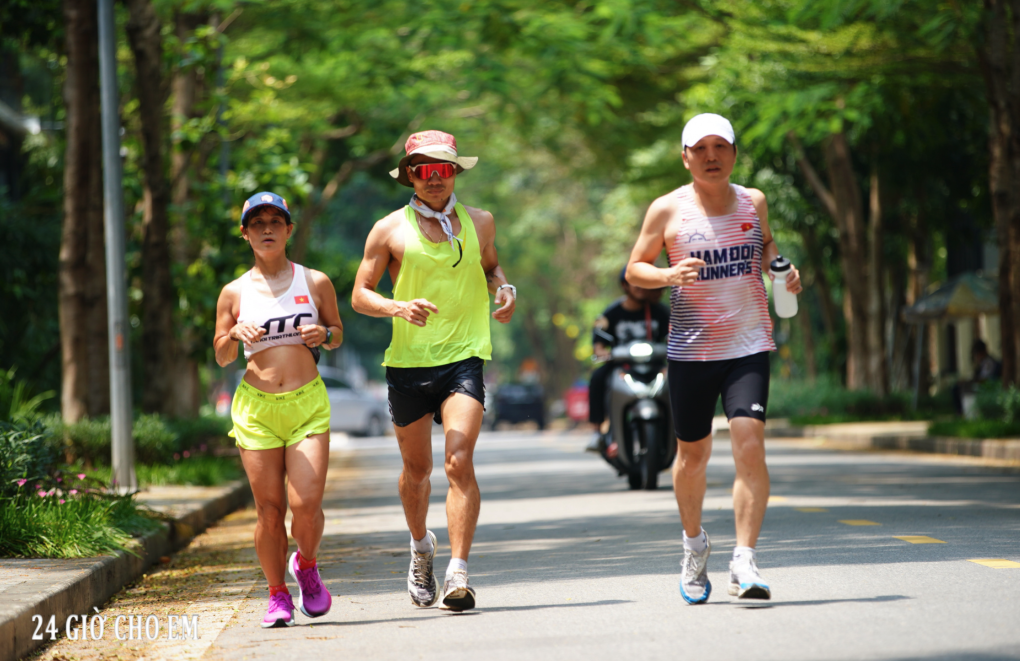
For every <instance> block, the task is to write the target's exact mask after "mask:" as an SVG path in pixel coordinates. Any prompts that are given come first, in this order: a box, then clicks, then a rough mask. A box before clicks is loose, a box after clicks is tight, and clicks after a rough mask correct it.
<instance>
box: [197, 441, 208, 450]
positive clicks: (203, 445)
mask: <svg viewBox="0 0 1020 661" xmlns="http://www.w3.org/2000/svg"><path fill="white" fill-rule="evenodd" d="M207 447H209V446H208V445H206V444H205V443H203V444H202V445H199V446H198V449H199V450H201V451H202V452H205V449H206V448H207Z"/></svg>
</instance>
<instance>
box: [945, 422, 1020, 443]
mask: <svg viewBox="0 0 1020 661" xmlns="http://www.w3.org/2000/svg"><path fill="white" fill-rule="evenodd" d="M928 435H929V436H954V437H957V438H979V439H983V438H1017V437H1020V422H1018V421H1011V422H1007V421H1005V420H961V419H955V420H937V421H935V422H933V423H931V426H930V427H928Z"/></svg>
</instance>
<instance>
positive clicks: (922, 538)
mask: <svg viewBox="0 0 1020 661" xmlns="http://www.w3.org/2000/svg"><path fill="white" fill-rule="evenodd" d="M894 536H895V537H896V539H902V540H903V541H904V542H910V543H911V544H945V542H943V541H942V540H941V539H935V538H934V537H928V536H926V535H902V536H899V535H894Z"/></svg>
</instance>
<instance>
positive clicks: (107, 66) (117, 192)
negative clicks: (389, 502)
mask: <svg viewBox="0 0 1020 661" xmlns="http://www.w3.org/2000/svg"><path fill="white" fill-rule="evenodd" d="M98 2H99V73H100V81H101V86H100V99H101V104H102V106H101V107H102V126H103V198H104V205H103V206H104V216H103V217H104V225H103V228H104V230H105V233H106V295H107V298H108V305H109V315H108V322H107V323H108V325H109V330H110V427H111V429H112V433H113V439H112V440H113V443H112V449H113V457H112V459H113V479H112V480H111V484H110V487H111V489H112V490H114V491H116V492H117V493H121V494H127V493H134V492H135V491H138V479H137V478H136V477H135V445H134V441H133V440H132V437H131V354H130V349H129V342H128V330H129V327H128V318H127V277H126V275H125V273H126V269H125V266H124V242H125V241H124V197H123V190H122V187H121V169H120V101H119V94H118V92H117V32H116V28H117V26H116V23H115V22H114V16H113V0H98Z"/></svg>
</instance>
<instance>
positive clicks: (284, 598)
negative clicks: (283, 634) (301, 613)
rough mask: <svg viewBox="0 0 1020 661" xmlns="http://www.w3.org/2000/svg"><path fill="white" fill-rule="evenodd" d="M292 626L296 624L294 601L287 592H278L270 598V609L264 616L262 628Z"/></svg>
mask: <svg viewBox="0 0 1020 661" xmlns="http://www.w3.org/2000/svg"><path fill="white" fill-rule="evenodd" d="M292 626H294V601H293V600H292V599H291V598H290V595H289V594H287V593H286V592H277V593H276V594H274V595H273V596H271V597H270V598H269V610H267V611H266V616H265V617H264V618H262V628H263V629H273V628H275V627H292Z"/></svg>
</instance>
